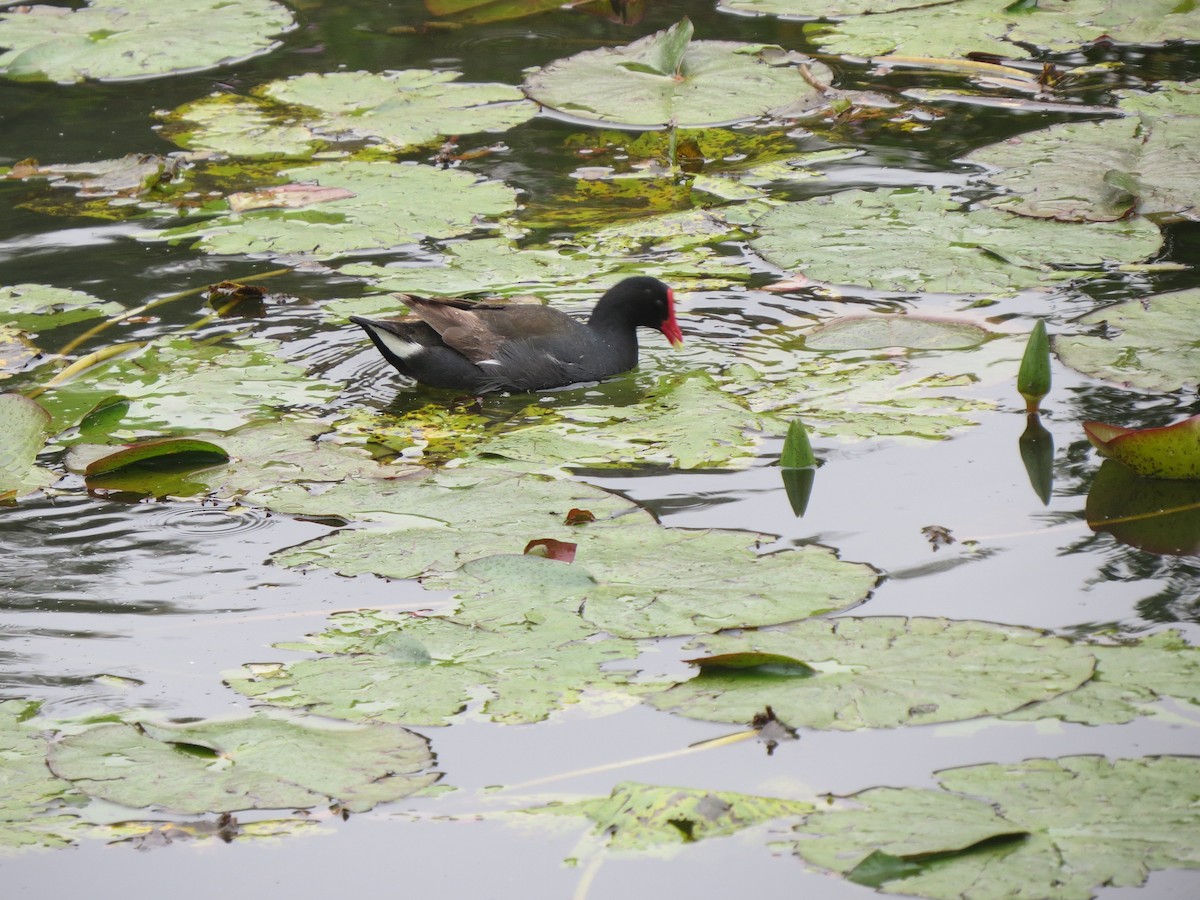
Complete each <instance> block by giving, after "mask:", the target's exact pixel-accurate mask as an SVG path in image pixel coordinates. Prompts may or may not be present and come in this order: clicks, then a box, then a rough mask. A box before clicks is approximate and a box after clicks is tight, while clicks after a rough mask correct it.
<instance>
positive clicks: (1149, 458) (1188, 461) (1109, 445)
mask: <svg viewBox="0 0 1200 900" xmlns="http://www.w3.org/2000/svg"><path fill="white" fill-rule="evenodd" d="M1083 430H1084V431H1085V432H1086V433H1087V438H1088V440H1089V441H1091V442H1092V446H1093V447H1095V448H1096V449H1097V450H1099V451H1100V453H1101V454H1103V455H1104V456H1108V457H1111V458H1112V459H1115V460H1117V461H1118V462H1120V463H1123V464H1125V465H1126V466H1128V467H1129V468H1130V469H1132V470H1133V471H1134V472H1136V473H1137V474H1139V475H1145V476H1147V477H1149V478H1174V479H1187V480H1192V481H1195V480H1200V416H1192V417H1191V418H1189V419H1184V420H1183V421H1181V422H1175V423H1174V424H1172V425H1166V426H1164V427H1161V428H1142V429H1135V428H1123V427H1122V426H1120V425H1109V424H1107V423H1105V422H1084V423H1083Z"/></svg>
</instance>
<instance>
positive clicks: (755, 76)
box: [525, 19, 832, 128]
mask: <svg viewBox="0 0 1200 900" xmlns="http://www.w3.org/2000/svg"><path fill="white" fill-rule="evenodd" d="M691 34H692V25H691V22H689V21H688V20H687V19H684V20H683V21H682V22H680V23H679V24H677V25H674V26H672V27H671V28H669V29H667V30H666V31H660V32H658V33H656V34H652V35H649V36H647V37H644V38H642V39H641V40H638V41H634V42H633V43H632V44H628V45H627V46H625V47H617V48H602V49H599V50H586V51H584V52H583V53H579V54H576V55H575V56H572V57H569V58H567V59H562V60H558V61H557V62H553V63H550V64H549V65H548V66H544V67H542V68H541V69H538V70H537V71H535V72H534V73H533V74H531V75H530V76H529V77H528V78H526V79H525V90H526V92H527V93H528V94H529V96H530V97H532V98H533V99H534V100H536V101H537V102H538V103H542V104H545V105H546V106H549V107H550V108H551V109H556V110H558V111H559V112H563V113H566V114H567V115H570V116H573V117H575V118H580V119H587V120H590V121H596V122H607V123H614V124H621V125H633V126H636V127H642V128H661V127H666V126H668V125H676V126H681V127H694V126H699V125H714V124H717V123H721V122H735V121H739V120H743V119H752V118H756V117H758V116H763V115H801V114H803V113H806V112H809V111H811V110H812V109H814V108H817V107H820V106H823V105H824V104H825V102H826V100H825V96H824V94H823V93H822V91H821V89H820V88H817V87H814V84H821V85H828V84H829V83H830V81H831V80H832V73H830V71H829V69H828V68H826V67H825V66H824V65H823V64H821V63H818V62H816V61H814V60H811V59H809V58H808V57H806V56H803V55H801V54H799V53H794V52H791V51H785V50H783V49H781V48H779V47H775V46H766V45H761V44H740V43H736V42H734V41H691ZM800 66H805V67H806V68H807V71H808V74H809V78H810V79H811V80H806V79H805V77H804V76H803V75H802V74H801V72H800V68H799V67H800Z"/></svg>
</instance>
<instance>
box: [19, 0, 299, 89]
mask: <svg viewBox="0 0 1200 900" xmlns="http://www.w3.org/2000/svg"><path fill="white" fill-rule="evenodd" d="M294 27H295V20H294V19H293V18H292V14H291V12H290V11H289V10H288V8H287V7H286V6H284V5H282V4H280V3H275V2H273V0H239V2H237V3H229V2H228V0H171V2H170V3H162V2H160V0H89V2H88V3H87V5H86V6H83V7H82V8H80V9H71V8H69V7H63V6H23V7H17V8H14V9H13V10H12V11H10V12H7V13H0V47H3V48H6V49H5V51H4V52H3V53H0V76H4V77H7V78H17V79H23V80H48V81H58V82H72V81H83V80H84V79H95V80H97V81H119V80H125V79H132V78H153V77H155V76H160V75H174V74H178V73H182V72H196V71H200V70H202V69H211V68H214V67H216V66H225V65H231V64H233V63H237V62H241V61H244V60H246V59H249V58H251V57H253V56H258V55H260V54H263V53H267V52H269V51H271V50H273V49H275V48H276V47H277V46H279V42H278V41H277V40H275V36H277V35H280V34H282V33H284V32H287V31H291V30H292V29H293V28H294Z"/></svg>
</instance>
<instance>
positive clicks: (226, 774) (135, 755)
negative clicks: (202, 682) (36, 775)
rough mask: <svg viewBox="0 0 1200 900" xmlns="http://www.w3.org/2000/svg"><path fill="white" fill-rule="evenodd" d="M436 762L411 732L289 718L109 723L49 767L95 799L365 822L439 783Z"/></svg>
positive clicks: (79, 735)
mask: <svg viewBox="0 0 1200 900" xmlns="http://www.w3.org/2000/svg"><path fill="white" fill-rule="evenodd" d="M433 761H434V760H433V754H432V753H431V752H430V751H429V743H428V741H427V740H426V739H425V738H423V737H421V736H420V735H418V734H414V733H413V732H411V731H408V730H407V729H404V728H399V727H396V726H394V725H361V724H348V723H346V722H330V721H318V720H316V719H305V718H299V717H295V716H288V715H286V714H282V713H279V712H270V713H265V712H260V713H257V714H253V715H241V716H237V717H230V718H224V719H208V720H199V721H195V720H193V721H188V722H183V723H176V722H166V721H161V722H160V721H152V720H149V719H137V720H131V721H129V722H107V723H102V724H98V725H94V726H92V727H90V728H87V729H84V730H81V731H77V732H74V733H71V734H68V735H66V736H65V737H63V738H62V739H61V740H59V741H58V742H56V743H55V744H53V745H52V746H51V748H50V752H49V754H48V757H47V762H48V764H49V766H50V770H51V771H52V772H54V774H55V775H57V776H58V777H59V778H64V779H66V780H68V781H70V782H72V783H73V785H74V787H75V788H76V789H77V790H79V791H82V792H83V793H86V794H88V795H89V796H92V797H96V798H99V799H103V800H108V801H110V802H112V803H119V804H121V805H123V806H131V807H135V808H138V809H141V808H145V807H156V808H159V809H164V810H170V811H172V812H177V813H183V814H188V815H200V814H204V813H218V812H234V811H237V810H244V809H287V808H299V809H307V808H310V807H313V806H322V805H330V804H334V803H336V804H337V805H339V806H340V807H342V808H343V809H347V810H351V811H353V812H364V811H366V810H368V809H371V808H372V807H374V806H376V805H378V804H380V803H385V802H388V801H391V800H399V799H400V798H402V797H407V796H409V795H410V794H413V793H416V792H417V791H419V790H421V789H423V788H425V787H427V786H428V785H430V784H432V783H433V782H435V781H437V779H438V778H439V777H440V776H439V775H438V774H437V773H434V772H431V771H429V770H430V769H431V767H432V766H433Z"/></svg>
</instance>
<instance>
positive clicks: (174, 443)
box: [84, 438, 229, 475]
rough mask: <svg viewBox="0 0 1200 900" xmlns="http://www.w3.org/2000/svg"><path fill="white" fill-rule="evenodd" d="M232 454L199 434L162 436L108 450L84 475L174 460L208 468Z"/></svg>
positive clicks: (177, 463)
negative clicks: (113, 450)
mask: <svg viewBox="0 0 1200 900" xmlns="http://www.w3.org/2000/svg"><path fill="white" fill-rule="evenodd" d="M228 460H229V454H228V453H226V452H225V451H224V450H222V449H221V448H220V447H218V446H217V445H216V444H214V443H213V442H212V441H204V440H199V439H197V438H160V439H158V440H153V441H142V442H141V443H139V444H132V445H130V446H128V447H125V448H124V449H122V450H118V451H117V452H116V453H108V454H106V455H105V456H103V457H100V458H99V459H95V460H93V461H92V462H90V463H89V464H88V465H87V468H86V469H85V470H84V474H85V475H107V474H110V473H112V472H116V471H119V470H121V469H125V468H128V467H131V466H133V467H141V466H146V465H162V464H164V463H166V464H169V465H171V464H173V465H176V466H180V465H186V466H189V467H191V468H206V467H208V466H211V465H216V464H218V463H223V462H227V461H228Z"/></svg>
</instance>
